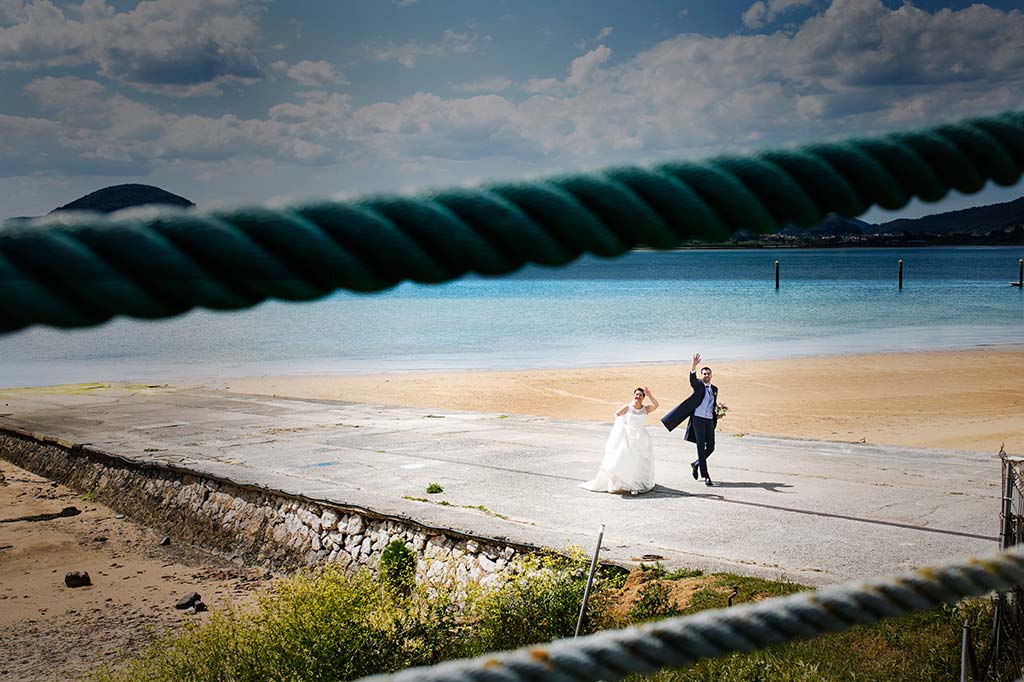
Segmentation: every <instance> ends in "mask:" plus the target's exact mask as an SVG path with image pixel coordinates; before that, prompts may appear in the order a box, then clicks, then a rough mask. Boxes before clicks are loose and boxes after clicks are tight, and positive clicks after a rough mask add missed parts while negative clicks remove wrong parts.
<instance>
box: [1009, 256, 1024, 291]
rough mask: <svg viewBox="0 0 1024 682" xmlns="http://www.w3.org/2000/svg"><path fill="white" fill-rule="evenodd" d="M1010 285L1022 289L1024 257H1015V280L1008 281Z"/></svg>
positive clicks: (1023, 282) (1023, 283) (1023, 287)
mask: <svg viewBox="0 0 1024 682" xmlns="http://www.w3.org/2000/svg"><path fill="white" fill-rule="evenodd" d="M1010 286H1013V287H1021V288H1022V289H1024V258H1018V259H1017V281H1016V282H1010Z"/></svg>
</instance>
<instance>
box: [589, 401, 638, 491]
mask: <svg viewBox="0 0 1024 682" xmlns="http://www.w3.org/2000/svg"><path fill="white" fill-rule="evenodd" d="M646 424H647V410H646V408H643V407H642V408H640V409H639V410H638V409H636V408H634V407H633V406H632V405H627V406H626V413H625V414H624V415H622V416H621V417H616V418H615V423H614V424H612V432H611V433H609V434H608V440H607V442H605V444H604V459H603V460H601V468H600V469H599V470H598V472H597V478H595V479H594V480H592V481H587V482H586V483H580V487H581V488H586V489H587V490H593V491H595V492H601V493H633V492H636V493H645V492H647V491H648V490H650V489H651V488H653V487H654V446H653V445H652V444H651V436H650V434H649V433H647V425H646Z"/></svg>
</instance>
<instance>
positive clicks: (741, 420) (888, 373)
mask: <svg viewBox="0 0 1024 682" xmlns="http://www.w3.org/2000/svg"><path fill="white" fill-rule="evenodd" d="M698 350H701V349H698ZM702 350H704V351H705V352H704V354H703V358H704V362H703V363H702V364H707V365H709V366H711V367H712V368H713V370H714V383H715V384H716V385H717V386H718V387H719V391H720V397H721V400H722V401H724V402H725V403H726V404H728V406H729V408H730V411H729V414H728V416H727V417H726V419H725V420H723V421H722V423H721V424H720V427H719V428H720V429H722V430H725V431H727V432H729V433H754V434H761V435H772V436H788V437H795V438H813V439H824V440H839V441H862V440H863V441H865V442H868V443H879V444H887V445H903V446H913V447H923V448H948V449H958V450H971V451H977V452H989V453H995V452H998V450H999V447H1000V445H1002V444H1003V443H1005V447H1006V450H1007V451H1008V452H1010V453H1022V452H1024V419H1021V414H1024V347H1014V348H1011V349H1000V350H970V351H949V352H920V353H891V354H870V355H836V356H822V357H809V358H796V359H786V360H762V361H734V362H719V361H717V360H716V359H715V357H714V354H713V352H708V350H709V349H702ZM710 350H712V351H713V349H710ZM689 369H690V367H689V363H686V364H664V363H650V364H639V365H621V366H614V367H594V368H581V369H549V370H524V371H481V372H471V371H465V372H420V373H406V374H370V375H359V376H353V375H340V374H338V375H315V376H284V377H253V378H245V379H232V380H229V381H220V382H216V381H215V382H209V383H208V384H207V385H208V386H209V387H211V388H221V389H227V390H230V391H236V392H240V393H254V394H261V395H278V396H290V397H299V398H321V399H328V400H343V401H352V402H362V403H372V404H386V405H406V406H416V407H424V408H429V407H441V406H443V407H446V408H452V409H462V410H474V411H481V412H491V413H499V414H531V415H543V416H551V417H559V418H567V419H588V420H598V421H602V420H610V419H611V415H612V413H613V412H614V410H615V409H617V408H618V407H619V406H621V405H622V404H623V403H625V402H627V401H628V400H629V398H630V395H631V393H632V390H633V388H634V387H636V386H644V385H646V386H649V387H650V388H651V390H652V391H653V392H654V394H655V396H657V398H658V399H659V400H660V401H661V403H662V408H661V410H659V412H658V413H656V414H655V415H654V416H655V417H657V416H658V414H664V411H665V410H666V409H669V408H671V407H672V406H673V405H674V404H676V403H677V402H678V401H680V400H682V399H683V398H684V397H686V395H688V394H689V385H688V373H689ZM650 423H651V424H655V423H656V421H655V420H654V419H653V418H652V419H651V420H650Z"/></svg>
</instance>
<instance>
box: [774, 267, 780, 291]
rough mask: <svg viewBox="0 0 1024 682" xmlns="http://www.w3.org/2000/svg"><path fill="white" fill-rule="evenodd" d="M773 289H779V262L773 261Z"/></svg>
mask: <svg viewBox="0 0 1024 682" xmlns="http://www.w3.org/2000/svg"><path fill="white" fill-rule="evenodd" d="M775 288H776V289H778V288H779V261H775Z"/></svg>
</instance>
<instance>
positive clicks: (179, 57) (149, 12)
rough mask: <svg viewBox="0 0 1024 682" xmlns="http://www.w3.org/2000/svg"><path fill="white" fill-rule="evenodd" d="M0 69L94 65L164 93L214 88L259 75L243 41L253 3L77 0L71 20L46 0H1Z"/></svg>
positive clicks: (249, 32)
mask: <svg viewBox="0 0 1024 682" xmlns="http://www.w3.org/2000/svg"><path fill="white" fill-rule="evenodd" d="M3 7H4V10H3V12H4V16H5V17H6V18H8V20H13V22H14V23H13V24H12V25H10V26H7V27H5V28H0V69H4V68H16V69H27V70H31V69H37V68H40V67H44V66H51V67H52V66H75V65H82V64H87V63H95V64H97V65H98V66H99V74H100V75H103V76H105V77H108V78H112V79H115V80H119V81H121V82H124V83H128V84H130V85H132V86H134V87H136V88H139V89H141V90H146V91H149V92H157V93H162V94H168V95H186V96H189V95H201V94H217V93H219V92H220V86H221V85H222V84H224V83H228V82H232V81H242V82H245V81H250V80H254V79H257V78H259V77H261V72H260V68H259V64H258V61H257V59H256V57H255V54H254V53H253V51H252V49H251V48H250V47H249V43H250V42H251V41H252V40H253V39H254V38H255V37H256V32H257V26H256V22H255V15H256V14H257V13H258V11H259V10H258V7H257V5H255V4H253V3H252V2H250V0H217V1H216V2H205V1H203V0H146V1H144V2H140V3H139V4H138V5H137V6H136V7H135V8H134V9H132V10H130V11H127V12H118V11H116V10H115V8H114V7H113V6H110V5H107V4H106V2H105V1H104V0H83V2H82V3H81V5H79V6H78V7H76V8H74V12H73V14H74V15H75V16H76V17H78V18H70V17H69V16H68V15H66V14H65V12H64V11H63V10H61V9H60V8H58V7H57V6H56V5H54V4H53V3H52V2H50V0H33V1H32V2H31V3H29V4H25V5H22V6H21V7H19V6H18V4H17V3H11V2H9V0H8V1H6V4H5V5H4V6H3Z"/></svg>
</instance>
